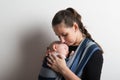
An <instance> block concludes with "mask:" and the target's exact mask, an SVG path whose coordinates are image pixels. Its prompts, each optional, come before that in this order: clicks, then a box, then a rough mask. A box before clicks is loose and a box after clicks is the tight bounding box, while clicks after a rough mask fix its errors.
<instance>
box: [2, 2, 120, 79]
mask: <svg viewBox="0 0 120 80" xmlns="http://www.w3.org/2000/svg"><path fill="white" fill-rule="evenodd" d="M67 7H73V8H75V9H76V10H77V11H78V12H79V13H80V14H81V15H82V19H83V24H84V25H85V26H86V28H87V29H88V31H89V32H90V33H91V35H92V36H93V38H94V39H95V40H96V41H97V42H98V43H99V44H100V45H101V46H102V47H103V49H104V55H103V56H104V64H103V69H102V75H101V80H120V69H119V68H120V58H119V57H120V43H119V41H120V37H119V36H120V30H119V27H120V9H119V7H120V1H119V0H0V80H37V76H38V74H39V70H40V66H41V62H42V58H43V54H44V52H45V50H46V47H47V45H48V44H49V43H50V42H51V41H53V40H55V39H57V37H56V36H55V34H54V32H53V30H52V28H51V20H52V18H53V16H54V14H55V13H56V12H57V11H59V10H61V9H65V8H67Z"/></svg>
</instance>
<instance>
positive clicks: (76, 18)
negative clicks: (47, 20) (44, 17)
mask: <svg viewBox="0 0 120 80" xmlns="http://www.w3.org/2000/svg"><path fill="white" fill-rule="evenodd" d="M62 22H64V23H65V24H66V25H67V27H72V26H73V23H74V22H76V23H77V24H78V26H79V29H80V31H81V32H82V33H83V35H84V36H85V37H86V38H89V39H91V40H92V41H94V40H93V39H92V37H91V35H90V33H89V32H88V31H87V29H86V28H85V26H83V23H82V21H81V15H80V14H78V12H77V11H76V10H75V9H73V8H67V9H65V10H60V11H58V12H57V13H56V14H55V16H54V17H53V20H52V26H53V27H54V26H55V25H57V24H60V23H62ZM101 49H102V48H101Z"/></svg>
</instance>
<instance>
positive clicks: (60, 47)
mask: <svg viewBox="0 0 120 80" xmlns="http://www.w3.org/2000/svg"><path fill="white" fill-rule="evenodd" d="M56 49H57V52H58V53H61V54H63V55H65V56H67V54H68V52H69V49H68V46H67V45H66V44H63V43H61V44H57V45H56Z"/></svg>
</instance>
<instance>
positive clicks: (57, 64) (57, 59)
mask: <svg viewBox="0 0 120 80" xmlns="http://www.w3.org/2000/svg"><path fill="white" fill-rule="evenodd" d="M47 60H48V63H47V65H48V66H49V67H51V68H52V69H53V70H54V71H56V72H58V73H60V74H61V75H62V76H63V77H64V78H65V80H81V79H80V78H79V77H78V76H76V75H75V74H74V73H73V72H72V71H71V70H70V69H69V68H68V67H67V65H66V62H65V60H64V58H63V57H62V56H61V55H59V56H55V55H53V54H50V55H49V57H48V58H47Z"/></svg>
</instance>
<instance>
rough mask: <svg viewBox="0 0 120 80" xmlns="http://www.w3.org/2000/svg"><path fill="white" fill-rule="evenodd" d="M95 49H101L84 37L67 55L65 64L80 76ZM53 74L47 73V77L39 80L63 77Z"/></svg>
mask: <svg viewBox="0 0 120 80" xmlns="http://www.w3.org/2000/svg"><path fill="white" fill-rule="evenodd" d="M97 50H101V48H100V47H99V46H98V45H97V44H96V43H95V42H93V41H92V40H90V39H88V38H85V39H84V40H83V41H82V42H81V43H80V45H79V46H78V48H77V50H76V51H75V53H74V55H73V56H70V57H69V59H68V61H67V66H68V67H69V68H70V69H71V71H72V72H74V73H75V74H76V75H77V76H78V77H81V75H82V72H83V69H84V67H85V65H86V64H87V62H88V61H89V59H90V57H91V56H92V55H93V53H94V52H95V51H97ZM42 75H44V74H42ZM53 75H54V76H51V77H50V75H49V77H47V78H48V79H47V78H46V79H39V80H64V79H63V77H62V76H60V75H56V76H55V74H53ZM44 77H45V75H44Z"/></svg>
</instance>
